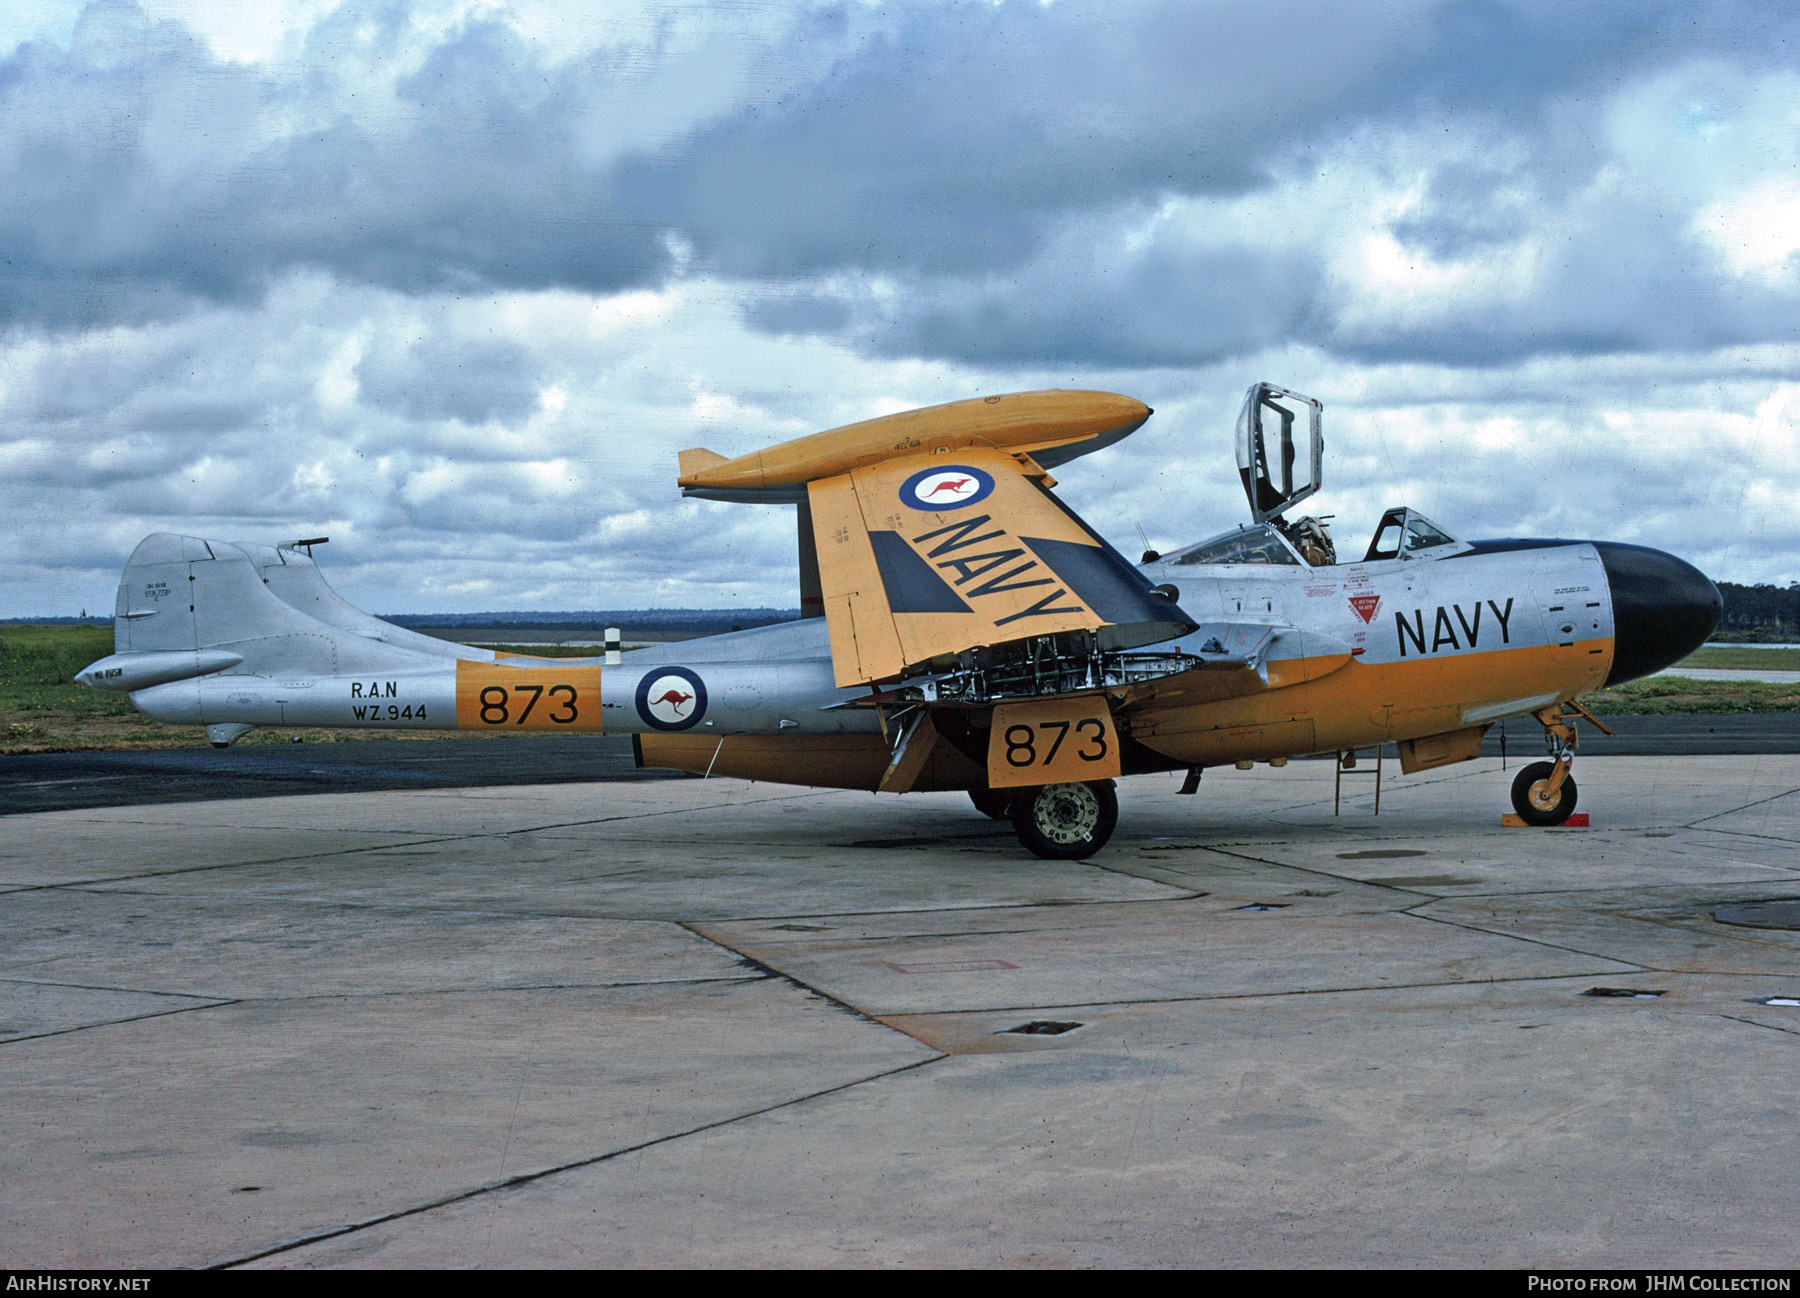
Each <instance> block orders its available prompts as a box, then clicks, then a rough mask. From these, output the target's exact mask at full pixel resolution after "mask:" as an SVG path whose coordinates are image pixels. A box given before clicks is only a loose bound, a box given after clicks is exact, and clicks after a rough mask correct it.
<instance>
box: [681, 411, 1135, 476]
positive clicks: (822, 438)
mask: <svg viewBox="0 0 1800 1298" xmlns="http://www.w3.org/2000/svg"><path fill="white" fill-rule="evenodd" d="M1149 417H1150V407H1149V406H1147V405H1145V404H1144V403H1143V402H1142V401H1139V400H1137V399H1136V398H1134V397H1124V396H1120V395H1119V394H1118V393H1116V392H1065V391H1062V390H1060V389H1054V390H1051V391H1047V392H1013V393H1008V394H1006V395H1004V396H994V397H975V398H972V399H971V400H968V401H952V402H949V403H948V404H946V405H941V406H927V407H925V408H924V409H923V410H905V411H901V412H900V413H899V414H894V415H883V416H882V417H881V418H879V419H865V420H863V421H862V422H861V423H857V424H845V425H844V426H843V427H842V428H832V429H828V430H827V431H825V432H823V433H813V434H812V435H810V436H808V437H797V438H795V439H794V440H793V441H791V442H782V443H781V444H780V445H778V446H771V447H769V448H768V449H767V450H765V451H757V452H756V453H755V454H753V455H740V456H738V457H737V459H735V460H727V459H724V458H723V457H721V456H718V455H715V454H714V453H713V452H711V451H701V450H695V451H683V452H682V453H681V476H680V478H679V479H677V482H678V484H679V485H680V487H681V492H682V494H683V495H684V496H700V497H703V498H705V499H708V500H737V501H749V502H758V501H764V502H777V501H788V502H795V501H802V500H805V499H806V484H807V483H809V482H817V481H818V480H820V479H821V478H832V477H836V476H837V475H838V474H841V473H848V472H850V471H851V470H852V469H860V468H864V467H866V466H868V465H871V464H877V463H880V462H881V461H883V460H893V459H900V458H903V457H907V456H915V455H935V454H939V453H943V454H949V453H951V452H955V451H961V450H966V449H968V448H970V447H993V448H995V449H997V450H1002V451H1010V452H1013V453H1015V454H1023V455H1030V456H1031V457H1032V458H1033V459H1034V460H1036V461H1037V463H1038V464H1040V465H1041V466H1043V467H1044V468H1046V469H1050V468H1055V467H1056V466H1057V465H1059V464H1064V463H1066V462H1068V461H1069V460H1072V459H1074V458H1075V457H1076V456H1078V455H1087V454H1088V453H1090V452H1092V451H1098V450H1100V449H1102V448H1103V447H1107V446H1111V445H1112V444H1113V443H1114V442H1117V441H1118V440H1120V439H1121V438H1123V437H1126V436H1128V435H1129V434H1131V433H1133V432H1135V431H1137V429H1139V428H1140V427H1142V426H1143V423H1144V421H1145V420H1146V419H1148V418H1149Z"/></svg>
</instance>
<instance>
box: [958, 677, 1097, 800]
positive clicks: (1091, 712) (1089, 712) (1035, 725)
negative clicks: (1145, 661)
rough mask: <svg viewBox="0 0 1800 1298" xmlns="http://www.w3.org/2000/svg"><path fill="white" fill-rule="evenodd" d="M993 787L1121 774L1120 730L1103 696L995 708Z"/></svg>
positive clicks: (991, 751)
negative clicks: (1115, 724)
mask: <svg viewBox="0 0 1800 1298" xmlns="http://www.w3.org/2000/svg"><path fill="white" fill-rule="evenodd" d="M987 768H988V785H989V786H990V787H992V788H996V789H1010V788H1021V787H1025V786H1030V785H1039V784H1073V783H1077V782H1079V781H1083V780H1107V779H1112V778H1113V777H1115V776H1117V775H1118V774H1119V732H1118V729H1117V728H1116V727H1115V726H1114V725H1113V719H1112V711H1111V710H1110V709H1109V708H1108V707H1107V705H1106V698H1105V696H1104V695H1086V696H1082V697H1078V698H1064V699H1036V700H1033V701H1031V702H1028V703H1005V704H1002V705H1000V706H999V707H997V708H995V709H994V714H993V729H992V730H991V731H990V732H989V734H988V755H987Z"/></svg>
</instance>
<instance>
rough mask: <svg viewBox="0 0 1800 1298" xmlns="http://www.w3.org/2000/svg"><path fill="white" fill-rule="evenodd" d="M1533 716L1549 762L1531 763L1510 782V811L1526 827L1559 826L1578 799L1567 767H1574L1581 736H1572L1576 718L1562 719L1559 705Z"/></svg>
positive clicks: (1580, 710) (1588, 715) (1577, 706)
mask: <svg viewBox="0 0 1800 1298" xmlns="http://www.w3.org/2000/svg"><path fill="white" fill-rule="evenodd" d="M1572 706H1573V707H1574V708H1575V709H1576V712H1577V713H1578V714H1579V715H1581V716H1584V717H1586V718H1587V719H1588V720H1589V721H1591V722H1593V723H1594V725H1596V726H1598V727H1599V728H1600V729H1601V730H1602V731H1604V732H1605V733H1607V734H1611V733H1612V731H1610V730H1607V729H1606V726H1605V724H1604V723H1602V722H1601V721H1599V720H1597V719H1596V718H1595V717H1594V715H1593V714H1592V713H1590V712H1588V711H1587V710H1586V709H1585V708H1583V707H1582V706H1581V705H1580V704H1573V705H1572ZM1532 715H1533V716H1534V717H1536V718H1537V719H1538V720H1539V721H1541V722H1542V723H1543V726H1544V742H1545V745H1546V746H1547V747H1548V748H1549V750H1550V757H1551V760H1550V761H1547V762H1533V763H1532V764H1531V765H1529V766H1527V767H1526V768H1525V769H1524V770H1522V771H1520V772H1519V774H1518V775H1517V776H1516V777H1515V778H1514V779H1513V786H1512V804H1513V810H1514V811H1516V812H1518V813H1519V819H1520V820H1523V821H1524V822H1525V823H1526V824H1527V825H1560V824H1562V823H1563V822H1565V821H1566V820H1568V818H1569V817H1570V816H1572V815H1574V814H1575V799H1576V798H1577V796H1579V795H1578V791H1577V790H1576V788H1575V779H1574V777H1573V776H1571V775H1570V774H1569V767H1570V766H1571V765H1573V764H1574V761H1575V746H1576V745H1577V744H1578V743H1579V742H1580V740H1581V736H1580V735H1578V734H1577V733H1576V732H1575V726H1574V725H1573V722H1574V720H1575V718H1574V717H1572V716H1564V715H1563V710H1562V705H1561V704H1560V703H1552V704H1551V705H1550V706H1549V707H1547V708H1539V709H1538V710H1537V711H1536V712H1534V713H1532Z"/></svg>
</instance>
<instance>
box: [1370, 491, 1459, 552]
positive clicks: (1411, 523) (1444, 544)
mask: <svg viewBox="0 0 1800 1298" xmlns="http://www.w3.org/2000/svg"><path fill="white" fill-rule="evenodd" d="M1468 548H1469V543H1468V542H1467V541H1459V540H1457V539H1456V538H1455V537H1453V536H1451V535H1450V534H1449V533H1448V532H1446V531H1445V530H1444V529H1443V528H1441V527H1439V526H1438V525H1437V524H1436V523H1434V522H1432V521H1431V520H1430V519H1429V518H1426V517H1425V515H1423V514H1421V513H1420V512H1419V511H1418V510H1416V509H1408V508H1407V507H1406V506H1404V505H1402V506H1400V507H1399V508H1397V509H1390V510H1388V512H1387V513H1385V514H1383V515H1382V516H1381V522H1379V523H1378V524H1376V526H1375V537H1374V539H1373V540H1371V541H1370V542H1369V552H1368V553H1367V554H1365V555H1364V556H1363V562H1364V563H1374V562H1376V561H1377V560H1380V559H1441V558H1443V557H1445V556H1446V555H1452V554H1460V553H1461V552H1462V551H1464V550H1466V549H1468Z"/></svg>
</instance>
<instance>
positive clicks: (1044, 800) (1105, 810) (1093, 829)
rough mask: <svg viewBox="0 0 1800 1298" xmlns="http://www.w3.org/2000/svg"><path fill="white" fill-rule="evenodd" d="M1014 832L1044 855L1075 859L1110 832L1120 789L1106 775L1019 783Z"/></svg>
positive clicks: (1116, 820)
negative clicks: (1030, 786) (1030, 784)
mask: <svg viewBox="0 0 1800 1298" xmlns="http://www.w3.org/2000/svg"><path fill="white" fill-rule="evenodd" d="M1012 823H1013V832H1014V833H1016V834H1017V835H1018V836H1019V841H1020V842H1021V843H1023V844H1024V845H1025V846H1026V847H1027V848H1028V849H1029V850H1030V851H1031V852H1032V853H1033V854H1034V855H1036V856H1041V857H1043V858H1044V859H1045V860H1046V861H1079V860H1081V859H1082V858H1084V857H1089V856H1092V855H1093V854H1094V853H1095V852H1098V851H1099V850H1100V849H1101V848H1102V847H1105V846H1106V840H1107V839H1109V838H1111V837H1112V832H1113V826H1115V825H1117V824H1118V823H1119V795H1118V794H1116V793H1114V792H1113V787H1112V784H1111V782H1109V781H1098V780H1097V781H1094V782H1093V783H1089V784H1046V785H1044V786H1043V787H1042V788H1037V789H1020V790H1018V791H1017V792H1016V793H1014V794H1013V800H1012Z"/></svg>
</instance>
